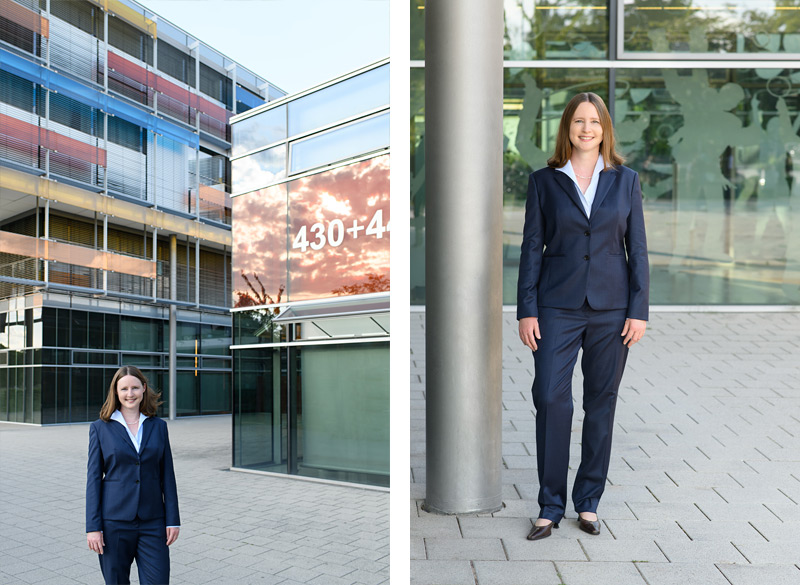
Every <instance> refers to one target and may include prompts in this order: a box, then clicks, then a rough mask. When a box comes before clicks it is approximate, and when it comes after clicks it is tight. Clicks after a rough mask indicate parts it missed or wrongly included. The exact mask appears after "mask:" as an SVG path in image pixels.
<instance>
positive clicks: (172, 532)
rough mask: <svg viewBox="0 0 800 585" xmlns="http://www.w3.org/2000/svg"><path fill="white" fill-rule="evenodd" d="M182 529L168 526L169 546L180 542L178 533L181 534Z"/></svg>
mask: <svg viewBox="0 0 800 585" xmlns="http://www.w3.org/2000/svg"><path fill="white" fill-rule="evenodd" d="M180 531H181V529H180V528H175V527H174V526H167V546H169V545H171V544H172V543H173V542H175V541H176V540H178V533H180Z"/></svg>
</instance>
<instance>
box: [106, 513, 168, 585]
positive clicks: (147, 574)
mask: <svg viewBox="0 0 800 585" xmlns="http://www.w3.org/2000/svg"><path fill="white" fill-rule="evenodd" d="M103 540H104V541H105V544H106V546H105V549H104V550H103V554H102V555H98V557H99V558H100V569H101V570H102V572H103V578H104V579H105V582H106V585H128V584H129V583H130V582H131V581H130V574H131V564H132V563H133V560H134V559H136V567H137V569H138V570H139V582H140V583H141V585H166V584H167V583H169V547H168V546H167V526H166V524H165V522H164V518H156V519H154V520H141V519H139V518H138V517H137V518H136V519H135V520H133V521H131V522H120V521H115V520H104V521H103Z"/></svg>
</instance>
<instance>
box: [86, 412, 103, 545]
mask: <svg viewBox="0 0 800 585" xmlns="http://www.w3.org/2000/svg"><path fill="white" fill-rule="evenodd" d="M102 485H103V451H102V449H101V448H100V437H99V436H98V433H97V425H95V424H94V423H93V424H92V425H91V426H90V427H89V459H88V462H87V464H86V532H95V531H99V530H102V529H103V514H102V512H101V510H102V509H103V501H102V498H103V489H102Z"/></svg>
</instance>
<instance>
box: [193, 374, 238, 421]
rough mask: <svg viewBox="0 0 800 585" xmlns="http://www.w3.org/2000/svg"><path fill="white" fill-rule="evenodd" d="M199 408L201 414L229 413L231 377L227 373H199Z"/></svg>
mask: <svg viewBox="0 0 800 585" xmlns="http://www.w3.org/2000/svg"><path fill="white" fill-rule="evenodd" d="M199 378H200V408H201V411H202V413H203V414H222V413H228V412H230V411H231V375H230V373H229V372H201V373H200V375H199Z"/></svg>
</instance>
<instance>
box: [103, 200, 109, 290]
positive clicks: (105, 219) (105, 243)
mask: <svg viewBox="0 0 800 585" xmlns="http://www.w3.org/2000/svg"><path fill="white" fill-rule="evenodd" d="M103 253H104V255H105V256H106V260H107V259H108V256H107V253H108V216H107V215H106V214H103ZM103 293H104V294H108V270H103Z"/></svg>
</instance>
